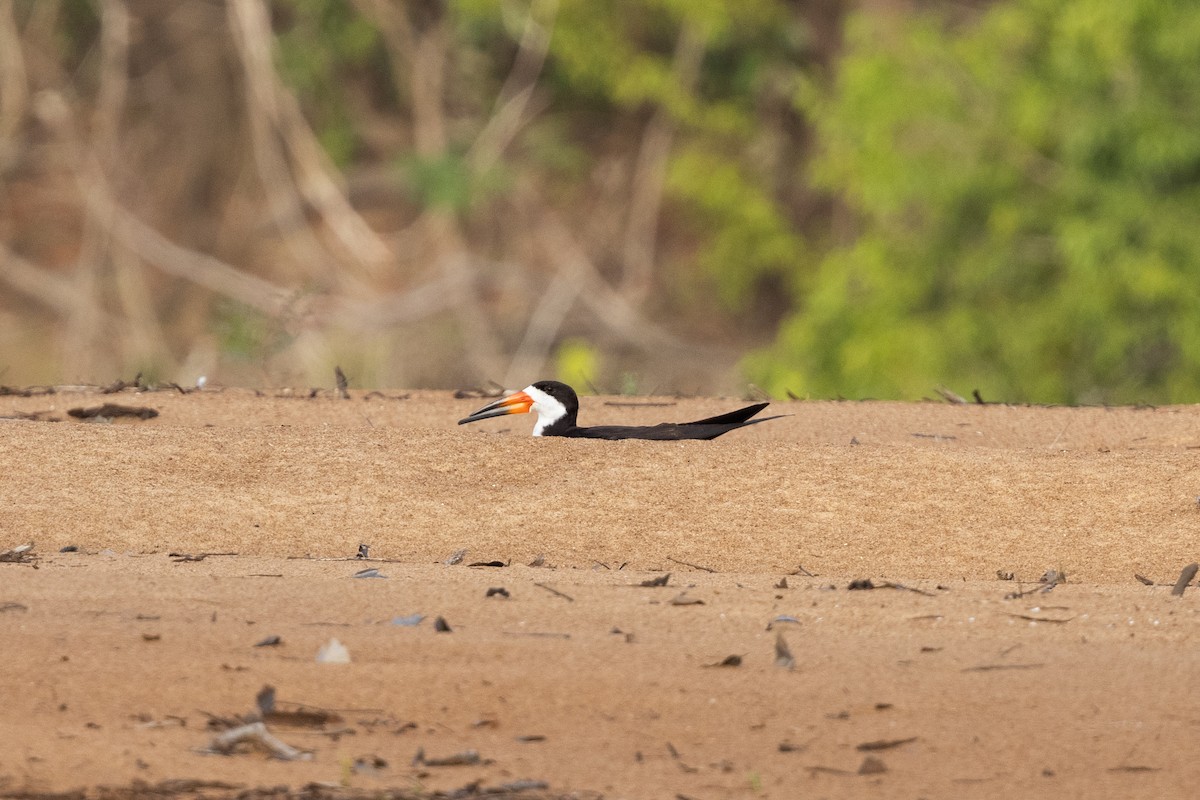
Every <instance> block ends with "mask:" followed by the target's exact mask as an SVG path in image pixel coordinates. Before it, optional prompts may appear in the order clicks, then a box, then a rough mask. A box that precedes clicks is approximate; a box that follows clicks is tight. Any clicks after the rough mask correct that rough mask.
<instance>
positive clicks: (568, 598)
mask: <svg viewBox="0 0 1200 800" xmlns="http://www.w3.org/2000/svg"><path fill="white" fill-rule="evenodd" d="M533 585H534V586H536V587H538V588H539V589H545V590H546V591H547V592H549V593H550V594H552V595H554V596H555V597H561V598H562V599H563V600H566V601H567V602H569V603H574V602H575V598H574V597H571V595H569V594H563V593H562V592H560V591H559V590H558V589H555V588H554V587H552V586H547V585H546V584H544V583H539V582H538V581H534V582H533Z"/></svg>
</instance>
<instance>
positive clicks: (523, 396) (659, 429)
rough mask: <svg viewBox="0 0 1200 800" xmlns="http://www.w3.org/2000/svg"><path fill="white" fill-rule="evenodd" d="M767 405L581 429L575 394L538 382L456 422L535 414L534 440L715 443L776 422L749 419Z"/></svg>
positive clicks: (559, 385)
mask: <svg viewBox="0 0 1200 800" xmlns="http://www.w3.org/2000/svg"><path fill="white" fill-rule="evenodd" d="M768 405H770V404H769V403H757V404H755V405H752V406H746V407H745V408H742V409H738V410H737V411H730V412H729V413H727V414H720V415H719V416H716V417H709V418H708V419H701V420H696V421H695V422H664V423H662V424H660V425H645V426H638V425H600V426H597V427H594V428H581V427H580V426H579V424H578V416H579V397H578V396H576V394H575V390H574V389H572V388H571V387H570V386H567V385H566V384H565V383H559V382H558V381H538V382H537V383H535V384H533V385H531V386H526V387H525V388H524V389H522V390H521V391H519V392H516V393H514V394H510V395H508V396H507V397H502V398H501V399H499V400H496V401H495V402H493V403H488V404H487V405H486V406H484V407H483V408H481V409H479V410H478V411H476V412H475V413H474V414H472V415H471V416H469V417H464V418H463V419H460V420H459V421H458V424H459V425H465V424H466V423H468V422H478V421H479V420H481V419H491V418H492V417H501V416H504V415H505V414H526V413H528V412H530V411H536V412H537V415H538V421H537V424H536V425H534V426H533V435H534V436H567V437H569V438H572V439H651V440H656V441H676V440H679V439H715V438H717V437H718V436H720V435H721V434H723V433H729V431H732V430H736V429H737V428H744V427H746V426H747V425H754V424H755V423H758V422H766V421H767V420H772V419H779V417H763V418H761V419H750V418H751V417H753V416H754V415H755V414H757V413H758V412H760V411H762V410H763V409H764V408H766V407H767V406H768Z"/></svg>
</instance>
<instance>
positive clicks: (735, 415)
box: [679, 403, 775, 425]
mask: <svg viewBox="0 0 1200 800" xmlns="http://www.w3.org/2000/svg"><path fill="white" fill-rule="evenodd" d="M769 405H771V404H770V403H756V404H755V405H752V406H746V407H745V408H739V409H738V410H737V411H729V412H726V413H724V414H718V415H717V416H715V417H709V418H708V419H698V420H696V421H695V422H681V423H679V424H680V425H736V424H740V423H743V422H745V421H746V420H748V419H750V418H751V417H753V416H754V415H755V414H757V413H758V412H760V411H762V410H763V409H764V408H766V407H767V406H769ZM771 419H775V417H771ZM756 421H757V422H765V421H766V420H761V419H760V420H756Z"/></svg>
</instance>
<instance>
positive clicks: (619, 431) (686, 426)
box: [559, 409, 779, 442]
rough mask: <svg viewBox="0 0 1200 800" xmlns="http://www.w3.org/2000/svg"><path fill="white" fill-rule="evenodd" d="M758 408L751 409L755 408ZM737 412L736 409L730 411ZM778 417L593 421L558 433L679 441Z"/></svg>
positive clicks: (711, 434)
mask: <svg viewBox="0 0 1200 800" xmlns="http://www.w3.org/2000/svg"><path fill="white" fill-rule="evenodd" d="M757 410H758V409H755V411H757ZM733 413H734V414H737V413H739V412H736V411H735V412H733ZM772 419H779V417H763V418H762V419H754V420H748V421H746V422H713V423H707V422H703V421H701V422H683V423H679V422H664V423H662V424H661V425H647V426H638V425H597V426H596V427H594V428H571V429H569V430H567V431H566V432H564V433H562V434H559V435H561V436H567V437H570V438H572V439H608V440H616V439H642V440H645V441H653V442H669V441H681V440H684V439H715V438H717V437H718V436H720V435H721V434H723V433H729V432H730V431H733V430H737V429H738V428H745V427H747V426H748V425H755V424H757V423H759V422H767V421H768V420H772Z"/></svg>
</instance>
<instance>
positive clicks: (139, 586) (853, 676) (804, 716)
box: [0, 389, 1200, 800]
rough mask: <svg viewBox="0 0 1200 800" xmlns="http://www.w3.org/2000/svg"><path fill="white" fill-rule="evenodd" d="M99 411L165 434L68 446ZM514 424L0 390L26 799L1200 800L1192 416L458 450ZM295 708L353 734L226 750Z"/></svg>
mask: <svg viewBox="0 0 1200 800" xmlns="http://www.w3.org/2000/svg"><path fill="white" fill-rule="evenodd" d="M104 402H116V403H121V404H125V405H129V406H137V407H148V408H153V409H155V410H157V411H158V412H159V416H158V417H156V418H154V419H150V420H144V421H143V420H131V421H121V420H118V421H115V422H113V423H111V424H105V423H85V422H80V421H77V420H75V419H72V418H71V417H69V416H68V415H67V413H66V412H67V410H68V409H71V408H76V407H87V406H97V405H100V404H101V403H104ZM483 402H484V401H483V400H480V399H478V398H475V399H471V398H467V399H454V398H453V397H451V396H450V395H449V394H448V393H444V392H400V391H389V392H383V393H372V394H370V395H367V394H365V393H363V392H353V393H352V397H351V399H349V400H339V399H335V398H334V397H332V396H330V395H329V394H328V393H321V394H319V395H318V396H316V397H312V398H310V397H308V393H307V392H294V393H280V392H268V393H256V392H252V391H248V390H236V389H226V390H206V391H204V392H199V393H191V394H187V395H183V394H180V393H177V392H166V391H162V392H133V391H125V392H121V393H117V394H112V395H101V394H99V393H97V392H85V391H80V392H76V393H72V392H62V391H60V392H57V393H54V394H48V395H34V396H31V397H17V396H3V397H0V418H3V419H0V464H3V475H2V477H0V551H3V550H6V549H8V548H11V547H15V546H17V545H21V544H23V543H27V542H31V543H33V544H34V549H33V551H32V555H30V554H25V555H24V556H23V557H19V556H10V557H9V558H14V559H16V560H13V561H11V562H7V563H0V659H3V667H2V668H0V699H3V702H2V703H0V796H4V797H10V796H25V797H28V796H31V795H40V796H42V797H45V796H47V795H48V794H49V793H56V792H66V791H74V790H81V792H82V793H81V794H75V795H72V797H84V796H85V797H88V798H98V797H129V796H144V797H152V796H153V797H159V798H162V797H198V796H204V797H213V798H216V797H226V796H228V797H234V796H238V795H239V794H240V795H241V796H243V797H251V796H266V791H267V790H269V789H270V788H271V787H281V786H282V787H288V789H289V791H290V792H291V793H292V794H298V793H300V792H301V791H302V790H303V789H304V787H306V786H307V787H309V788H308V790H307V791H308V796H310V797H317V796H321V794H320V793H321V792H324V793H326V795H327V796H331V797H337V796H359V795H363V794H365V793H375V794H379V793H382V792H384V791H385V790H390V791H392V792H393V796H412V797H420V796H429V795H430V794H431V793H436V792H446V793H449V792H453V791H454V790H457V789H463V788H464V787H465V788H471V787H474V790H475V794H476V795H477V796H486V795H484V794H483V793H484V792H486V791H489V790H495V792H496V793H495V794H492V795H491V796H494V797H535V796H547V797H563V796H579V797H599V796H603V797H606V798H664V799H667V800H669V799H670V798H680V797H682V798H696V800H708V799H709V798H735V797H765V798H797V797H888V798H895V797H931V798H932V797H1001V796H1004V797H1011V796H1016V795H1018V794H1021V795H1026V794H1032V793H1038V794H1055V795H1061V796H1065V797H1074V796H1085V795H1087V796H1105V797H1133V796H1151V795H1154V796H1159V797H1173V796H1182V795H1183V794H1184V793H1185V792H1186V793H1189V794H1191V793H1194V788H1195V786H1196V784H1197V780H1198V779H1200V697H1198V696H1197V694H1196V692H1195V691H1194V689H1195V686H1196V685H1197V676H1200V648H1198V645H1200V616H1198V615H1197V609H1198V608H1200V589H1196V588H1190V589H1188V590H1187V591H1186V592H1185V593H1184V594H1183V596H1182V597H1176V596H1172V593H1171V585H1172V584H1174V583H1175V580H1176V578H1177V577H1178V576H1179V573H1180V570H1181V569H1182V568H1183V567H1184V566H1185V565H1187V564H1188V563H1189V562H1192V561H1195V560H1197V559H1198V558H1200V535H1198V534H1200V506H1198V504H1197V495H1198V494H1200V452H1198V448H1200V409H1198V408H1196V407H1170V408H1145V409H1128V408H1112V409H1109V408H1079V409H1066V408H1031V407H1010V406H1001V405H989V406H976V405H949V404H944V403H916V404H900V403H851V402H840V403H839V402H791V403H788V402H785V403H776V404H773V405H772V406H771V409H770V411H771V412H773V413H783V414H788V415H790V416H787V417H785V418H782V419H778V420H773V421H770V422H767V423H764V424H762V425H757V426H753V427H751V428H747V429H745V430H741V431H736V432H734V433H731V434H729V435H727V436H725V437H723V438H721V439H718V440H715V441H712V442H683V443H651V442H599V441H569V440H554V439H545V440H541V439H534V438H532V437H529V436H528V433H529V431H530V429H531V427H532V422H533V420H532V419H530V418H528V417H511V418H504V419H500V420H490V421H487V422H484V423H480V424H477V425H473V426H464V427H458V426H456V425H455V422H456V421H457V420H458V419H459V418H460V417H462V416H464V415H466V414H467V413H469V412H470V411H472V410H474V409H475V408H477V407H478V406H480V405H482V403H483ZM583 404H584V408H583V412H582V414H581V417H582V419H581V421H582V422H583V423H584V424H589V423H594V424H603V423H632V424H637V423H649V422H656V421H662V420H686V419H693V418H698V417H702V416H707V415H710V414H714V413H718V412H720V411H725V410H730V409H732V408H736V407H738V406H739V405H740V404H742V401H741V400H740V399H738V398H702V399H701V398H690V399H676V398H584V400H583ZM55 420H57V421H55ZM360 544H367V545H369V547H370V551H369V552H370V557H371V558H370V559H368V560H355V559H354V558H353V556H354V555H355V552H356V550H357V549H358V546H359V545H360ZM67 546H73V547H75V548H77V551H76V552H59V550H60V549H61V548H64V547H67ZM462 550H465V551H466V553H465V556H464V557H463V558H462V560H461V562H460V563H455V564H451V563H446V562H447V561H448V560H450V557H451V556H452V554H455V553H456V552H457V551H462ZM171 554H175V555H174V557H172V555H171ZM204 554H210V555H207V556H204V557H203V558H200V557H201V556H203V555H204ZM184 556H190V558H184ZM0 558H2V557H0ZM481 562H499V563H501V564H503V566H471V565H472V564H478V563H481ZM530 564H538V566H529V565H530ZM367 568H376V569H378V570H379V573H380V575H381V576H382V577H376V578H355V577H353V576H354V575H355V573H356V572H358V571H359V570H362V569H367ZM1047 570H1056V571H1058V572H1059V573H1062V574H1065V575H1066V582H1065V583H1061V584H1059V585H1057V586H1054V587H1053V588H1052V589H1050V590H1049V591H1040V590H1039V589H1040V588H1045V587H1041V586H1040V585H1039V584H1038V579H1039V577H1041V576H1042V575H1043V574H1044V573H1045V572H1046V571H1047ZM667 573H670V577H669V579H667V583H666V585H665V586H655V587H646V586H640V585H639V584H640V583H641V582H643V581H647V580H650V579H653V578H656V577H660V576H663V575H666V574H667ZM998 573H1004V574H1005V577H1007V576H1008V575H1011V576H1012V577H1013V578H1014V579H1013V580H1002V579H1001V576H1000V575H998ZM1135 573H1137V574H1140V575H1142V576H1144V577H1145V578H1147V579H1148V580H1150V581H1153V582H1155V584H1156V585H1145V584H1143V583H1142V582H1140V581H1138V580H1136V579H1135V578H1134V575H1135ZM861 578H870V579H871V580H872V581H873V582H874V584H875V586H876V587H877V588H874V589H871V590H861V591H851V590H849V589H848V585H849V583H850V582H851V581H852V580H856V579H861ZM889 584H891V585H890V586H889ZM498 587H503V588H504V589H505V590H506V591H507V592H508V595H509V596H508V597H504V596H502V595H493V596H490V597H489V596H487V593H488V590H489V589H492V588H498ZM914 590H915V591H914ZM1020 593H1024V594H1021V596H1019V597H1014V596H1013V595H1014V594H1020ZM414 614H420V615H424V618H423V619H422V621H421V622H420V623H419V624H416V625H401V624H397V621H398V620H400V618H404V617H407V616H409V615H414ZM438 617H441V618H443V619H444V620H445V622H446V623H447V624H448V626H449V628H450V630H449V631H447V632H438V631H437V630H435V626H434V621H435V619H436V618H438ZM270 636H278V637H280V643H279V644H277V645H271V646H262V647H255V644H256V643H258V642H261V641H263V640H264V639H266V638H267V637H270ZM334 637H336V638H337V639H338V640H340V641H341V642H342V643H343V644H344V645H345V646H346V647H347V649H348V651H349V653H350V657H351V663H349V664H323V663H317V661H316V654H317V651H318V649H319V648H320V647H321V646H322V645H323V644H325V643H327V642H328V641H329V640H330V639H331V638H334ZM780 648H784V649H786V650H787V651H789V652H790V654H791V660H792V663H791V665H790V667H788V666H784V665H780V664H779V663H778V661H779V658H778V655H779V650H780ZM734 655H736V656H739V657H740V665H738V666H713V665H715V664H719V663H720V662H722V661H723V660H725V659H726V658H727V657H728V656H734ZM784 660H785V661H786V658H785V659H784ZM265 685H271V686H273V687H274V688H275V692H276V697H277V699H278V705H279V708H281V709H283V710H285V711H292V710H295V709H297V708H300V707H303V708H306V709H310V710H311V709H320V710H325V711H328V712H330V713H331V714H332V715H333V716H328V717H327V718H326V719H324V720H321V719H317V720H315V721H314V720H309V722H308V724H304V725H298V724H296V723H297V722H301V721H303V720H296V719H295V718H279V717H269V718H268V720H267V722H268V729H269V730H270V731H271V732H272V733H274V734H275V735H277V736H278V737H279V738H280V739H281V740H283V741H284V742H286V743H287V744H289V745H292V746H294V747H296V748H299V749H301V750H304V751H306V752H308V753H311V756H310V757H309V758H307V759H306V760H300V761H284V760H280V759H275V758H270V757H268V756H267V755H265V754H263V753H261V752H256V751H253V750H246V751H244V752H243V751H242V750H240V749H239V750H238V751H236V752H234V753H233V754H229V755H220V754H214V753H211V752H207V750H208V749H209V747H210V744H211V742H212V740H213V737H214V736H215V735H217V734H218V733H220V732H221V729H222V726H223V725H228V724H230V723H232V722H234V721H235V720H234V719H233V718H234V717H235V716H236V717H243V718H245V719H246V720H247V721H249V720H250V718H251V715H252V714H253V712H254V709H255V696H256V694H257V693H258V692H259V690H260V689H262V688H263V686H265ZM297 704H299V705H297ZM864 746H865V747H864ZM468 751H474V752H476V753H477V754H478V763H468V764H460V765H446V766H441V765H438V764H437V763H436V762H437V760H438V759H442V758H446V757H449V756H452V755H455V754H462V753H466V752H468ZM418 753H423V754H424V758H425V761H424V762H422V761H421V759H419V758H416V756H417V755H418ZM467 760H468V761H470V760H473V759H467ZM429 762H433V763H429ZM864 764H865V765H866V768H865V770H864ZM860 770H863V771H864V773H865V774H860ZM873 770H874V771H873ZM188 781H191V783H188ZM197 781H199V782H200V783H196V782H197ZM522 781H533V782H536V783H534V784H525V783H518V782H522ZM204 782H215V783H210V784H208V785H205V783H204ZM541 784H544V786H545V788H541V789H531V790H528V791H524V790H523V787H527V786H530V785H533V786H539V785H541ZM104 787H110V788H108V789H106V788H104ZM111 787H116V788H111ZM255 792H257V794H255ZM281 796H282V795H281Z"/></svg>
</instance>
